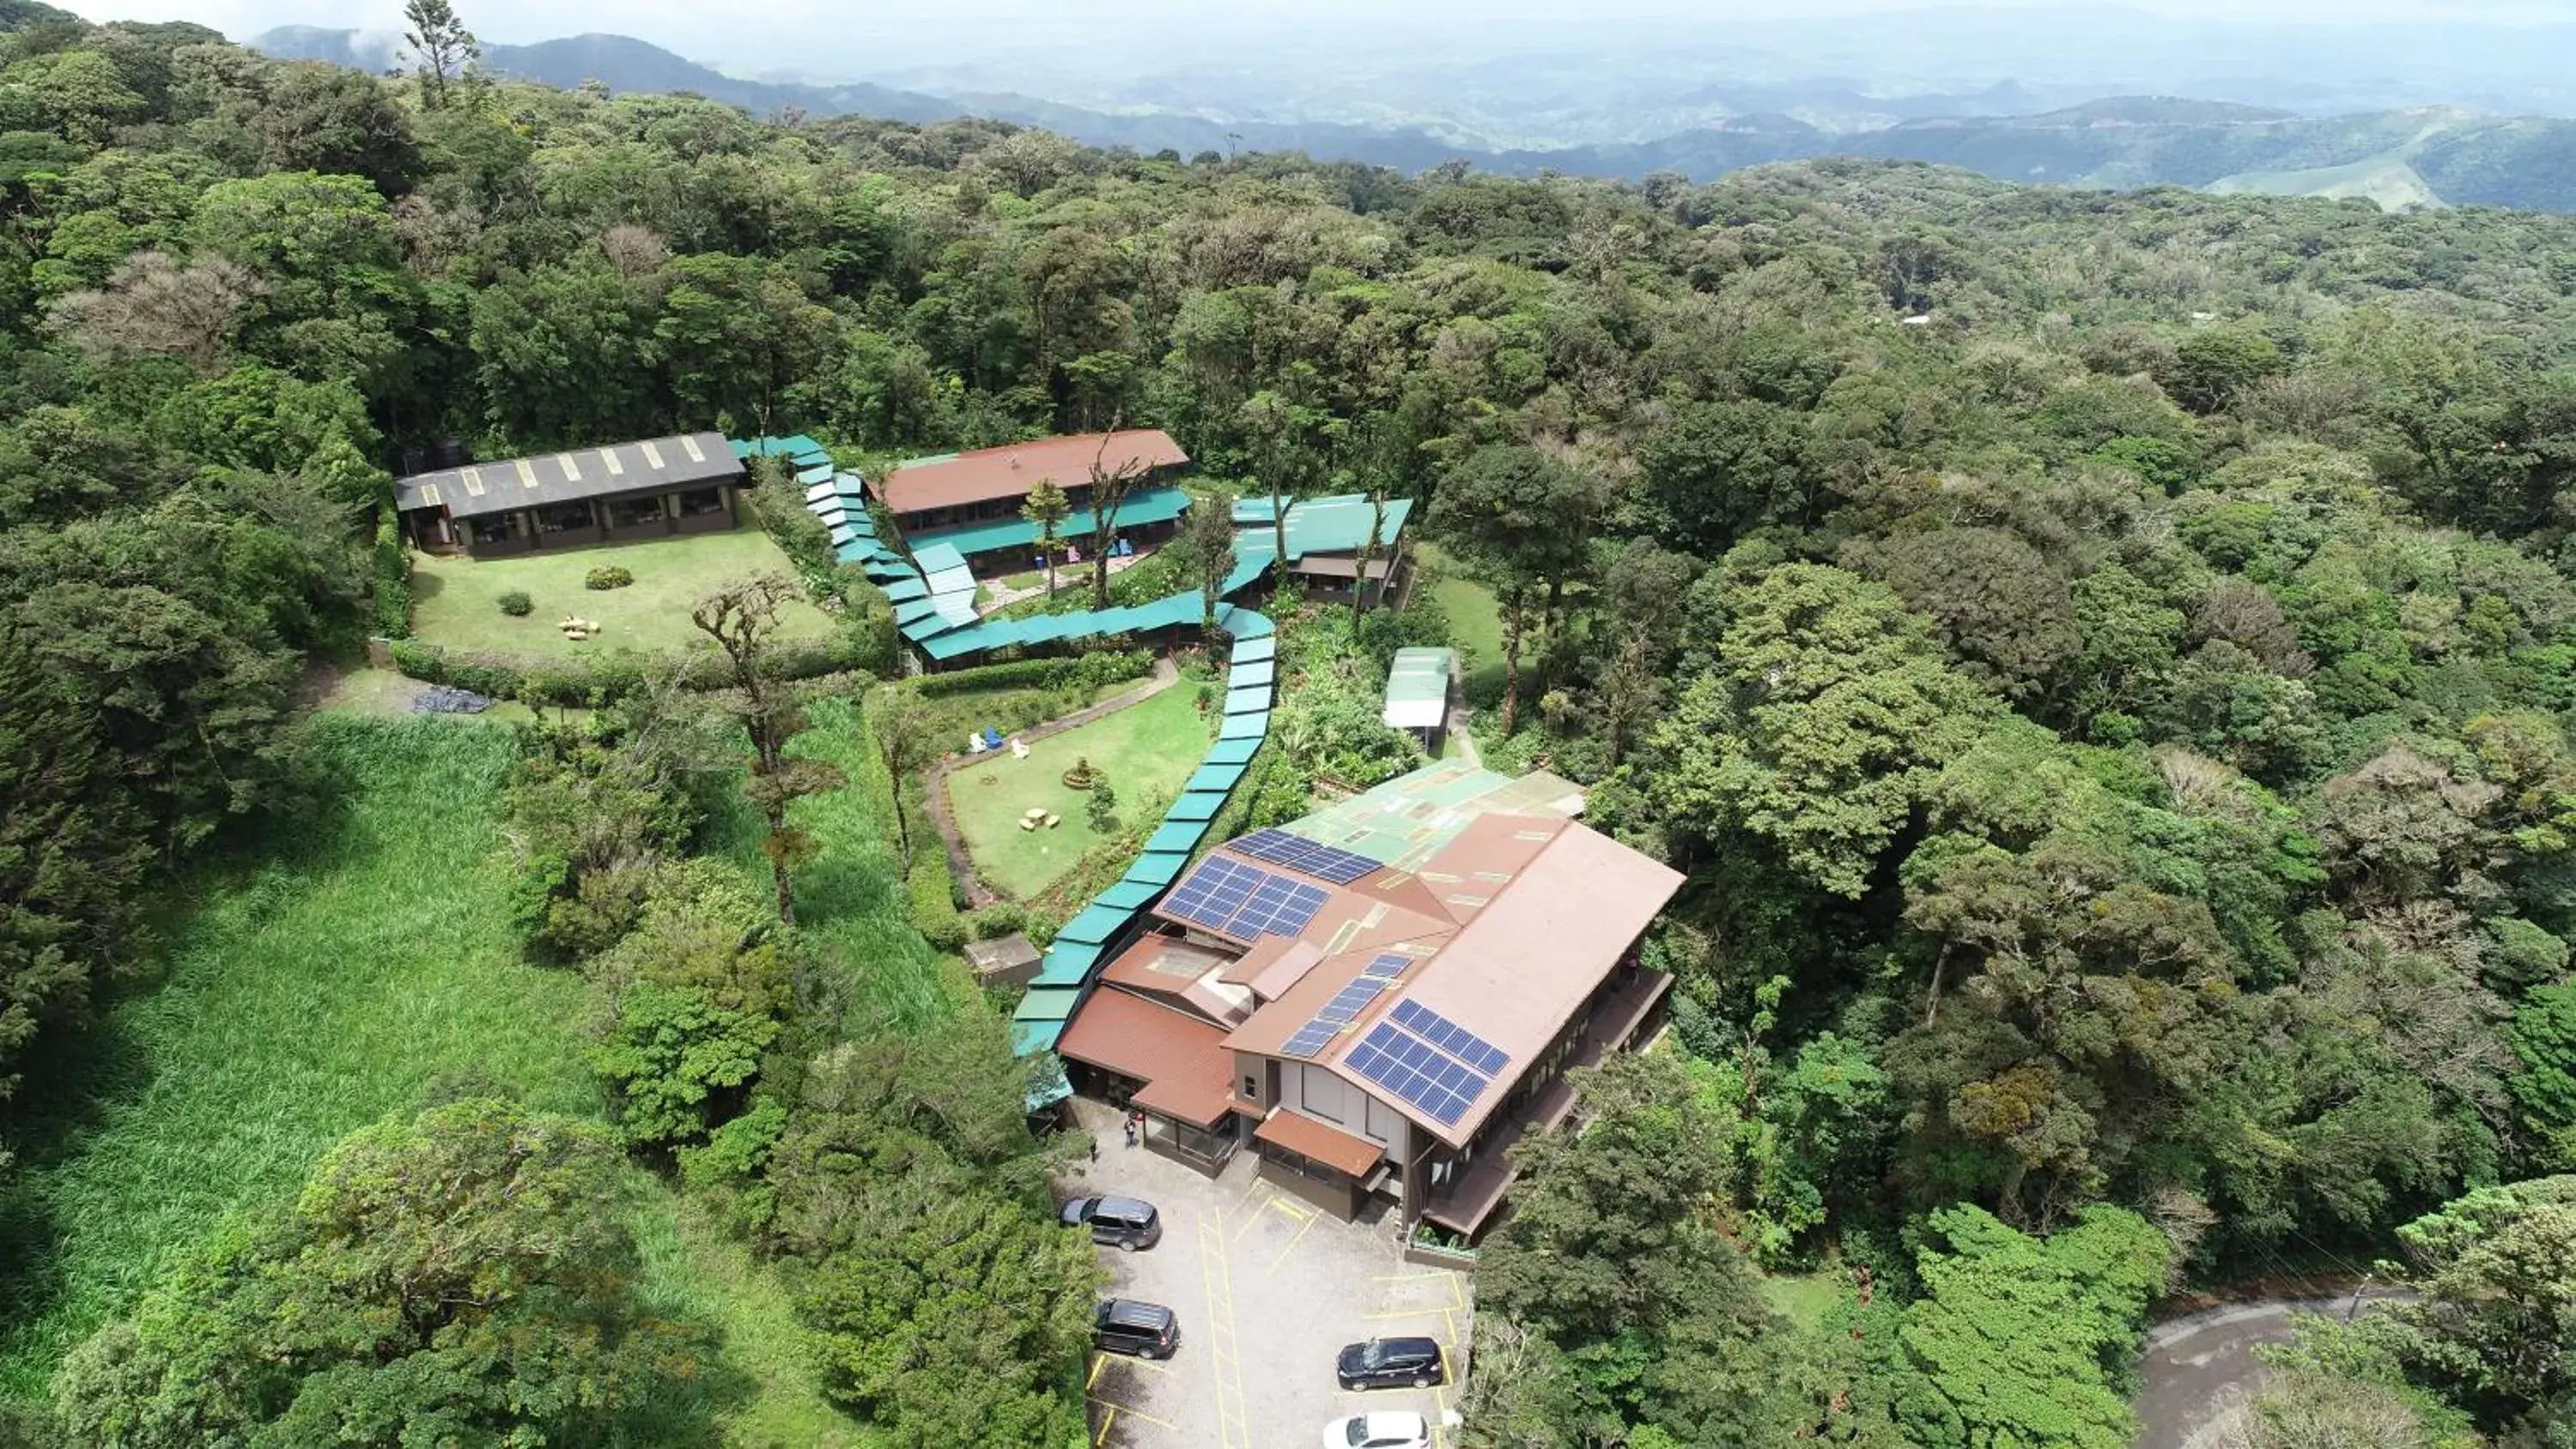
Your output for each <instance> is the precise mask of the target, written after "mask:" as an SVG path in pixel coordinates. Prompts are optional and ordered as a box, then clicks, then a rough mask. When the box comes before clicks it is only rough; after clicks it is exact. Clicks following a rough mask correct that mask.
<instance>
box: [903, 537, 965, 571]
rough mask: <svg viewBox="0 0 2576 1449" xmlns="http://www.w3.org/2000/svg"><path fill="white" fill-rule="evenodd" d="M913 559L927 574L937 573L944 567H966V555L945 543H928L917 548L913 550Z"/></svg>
mask: <svg viewBox="0 0 2576 1449" xmlns="http://www.w3.org/2000/svg"><path fill="white" fill-rule="evenodd" d="M912 561H913V562H914V563H917V564H919V565H921V571H922V572H923V573H925V574H935V573H938V572H939V571H940V570H942V569H962V568H964V567H966V556H965V555H964V554H961V553H959V552H958V551H957V550H955V549H953V548H950V547H949V546H948V545H946V544H944V543H927V544H923V545H921V546H919V547H917V548H915V549H914V550H913V551H912Z"/></svg>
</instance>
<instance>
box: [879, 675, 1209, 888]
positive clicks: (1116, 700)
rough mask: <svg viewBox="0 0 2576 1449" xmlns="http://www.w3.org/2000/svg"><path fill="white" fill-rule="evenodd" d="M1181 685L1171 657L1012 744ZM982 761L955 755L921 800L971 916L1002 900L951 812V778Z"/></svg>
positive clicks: (929, 774)
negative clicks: (979, 869)
mask: <svg viewBox="0 0 2576 1449" xmlns="http://www.w3.org/2000/svg"><path fill="white" fill-rule="evenodd" d="M1180 682H1181V671H1180V668H1179V666H1177V665H1175V664H1173V663H1172V661H1171V658H1170V656H1168V655H1166V656H1165V657H1163V658H1160V659H1157V660H1155V661H1154V672H1153V674H1152V675H1151V676H1150V677H1148V678H1147V679H1146V681H1145V682H1144V683H1142V684H1139V685H1137V686H1136V687H1135V688H1134V689H1131V690H1128V691H1127V692H1125V693H1124V694H1119V695H1114V696H1112V697H1110V698H1108V699H1104V700H1102V701H1101V702H1100V703H1098V704H1095V705H1093V706H1091V707H1090V708H1089V709H1080V710H1075V711H1074V712H1073V713H1071V714H1069V715H1066V716H1065V717H1064V718H1062V719H1051V720H1048V721H1047V722H1046V723H1044V724H1041V725H1033V726H1031V727H1030V728H1028V729H1025V730H1022V731H1020V732H1019V733H1018V734H1016V735H1014V736H1012V738H1013V739H1016V740H1018V741H1020V742H1021V743H1022V744H1032V745H1033V744H1036V743H1037V742H1038V741H1040V740H1042V739H1045V738H1047V737H1048V736H1049V735H1060V734H1063V733H1064V732H1065V731H1066V730H1071V729H1080V728H1081V727H1083V726H1084V725H1087V724H1089V723H1091V722H1092V721H1093V720H1096V719H1099V718H1100V717H1101V716H1103V715H1110V714H1116V713H1117V712H1118V711H1120V710H1122V709H1127V708H1130V707H1132V706H1135V705H1139V704H1143V703H1144V702H1145V701H1147V700H1149V699H1152V698H1153V697H1154V696H1155V695H1158V694H1160V693H1162V692H1163V691H1164V690H1167V689H1169V688H1171V687H1172V686H1173V685H1175V684H1178V683H1180ZM1002 748H1003V749H1005V750H1007V749H1009V748H1010V745H1009V744H1008V743H1005V744H1004V745H1003V746H1002ZM987 753H990V752H989V751H988V752H987ZM983 759H984V756H983V755H950V756H947V757H946V758H944V759H942V760H941V761H940V762H939V763H938V764H935V765H933V766H931V767H930V768H929V769H928V770H925V771H923V772H922V786H923V789H922V795H923V797H924V803H925V804H926V805H927V806H928V808H929V811H930V824H931V828H932V829H934V830H937V831H938V832H939V840H940V843H941V844H942V845H944V846H946V847H947V849H948V869H949V870H950V872H952V873H953V874H955V876H956V877H957V889H958V890H959V891H960V892H962V893H963V894H964V895H965V897H966V906H967V908H968V909H969V910H975V909H980V908H982V907H984V906H989V905H992V904H993V903H994V902H996V901H998V900H1000V899H1001V896H999V895H998V894H996V893H994V892H993V891H992V890H990V889H988V888H986V886H985V885H984V882H983V879H982V877H980V876H978V875H976V874H975V861H974V858H973V857H972V856H970V855H968V854H967V853H966V838H965V837H964V836H963V835H961V834H959V833H958V830H957V817H956V815H955V814H953V813H952V812H951V811H950V810H949V808H948V775H949V772H950V771H952V770H961V769H964V768H965V767H967V766H968V765H973V764H978V763H980V762H981V761H982V760H983Z"/></svg>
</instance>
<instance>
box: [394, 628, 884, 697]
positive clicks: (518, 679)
mask: <svg viewBox="0 0 2576 1449" xmlns="http://www.w3.org/2000/svg"><path fill="white" fill-rule="evenodd" d="M865 647H866V645H865V641H864V640H863V639H858V638H854V637H852V636H850V635H848V634H835V635H833V636H831V637H829V638H824V639H787V640H780V641H777V642H775V643H773V644H772V645H771V646H770V655H769V658H770V669H769V673H770V677H771V678H773V679H818V678H821V677H823V676H824V675H829V674H861V673H866V672H868V671H867V669H866V661H865V659H864V658H863V657H862V655H863V653H864V651H865ZM393 656H394V668H396V669H399V670H401V671H402V672H403V673H405V674H407V675H409V676H411V677H412V678H414V679H418V680H422V681H425V682H427V683H430V684H452V685H455V686H457V687H458V688H460V689H470V690H472V691H474V692H475V693H476V694H488V695H490V696H492V697H493V698H495V699H517V700H533V701H537V702H541V703H545V704H551V705H557V706H561V707H566V708H575V709H579V708H587V707H595V706H598V705H603V704H609V703H613V702H615V701H616V700H618V699H621V698H624V697H625V696H627V695H629V694H633V693H634V692H635V691H637V690H639V689H642V688H643V687H644V681H645V680H646V678H647V677H648V676H649V675H650V674H651V672H652V670H653V667H654V665H655V664H656V663H657V662H668V661H667V660H663V661H657V660H656V659H655V658H654V656H652V655H648V654H638V653H636V652H634V651H633V650H625V649H621V650H619V651H617V652H616V653H613V654H609V655H606V656H603V657H601V658H598V659H584V660H566V661H563V662H561V663H549V662H541V661H532V660H527V659H519V658H511V657H508V656H503V655H495V654H482V653H476V652H473V651H470V650H447V649H442V648H440V647H438V646H437V645H435V644H423V643H421V642H419V641H418V640H396V641H394V644H393ZM679 668H680V684H681V685H682V687H684V688H688V689H721V688H723V687H724V686H726V685H727V684H729V683H731V682H732V680H733V669H732V667H731V666H730V665H728V664H727V663H726V662H725V661H724V660H723V659H722V658H720V657H718V656H716V655H714V654H712V653H706V654H698V655H695V656H692V657H690V658H688V659H686V660H685V661H682V662H681V663H680V666H679Z"/></svg>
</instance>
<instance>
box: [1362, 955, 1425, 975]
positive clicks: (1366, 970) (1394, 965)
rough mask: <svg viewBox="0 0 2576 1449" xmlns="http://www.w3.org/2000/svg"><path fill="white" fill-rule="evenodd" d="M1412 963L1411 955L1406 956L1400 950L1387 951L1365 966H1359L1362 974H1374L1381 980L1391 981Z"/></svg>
mask: <svg viewBox="0 0 2576 1449" xmlns="http://www.w3.org/2000/svg"><path fill="white" fill-rule="evenodd" d="M1412 964H1413V958H1412V957H1410V956H1407V955H1405V954H1404V953H1402V952H1400V951H1389V952H1387V953H1386V954H1385V955H1383V956H1380V957H1378V958H1377V959H1376V960H1373V961H1371V962H1369V963H1368V964H1367V965H1366V966H1363V967H1361V968H1360V974H1361V975H1362V976H1374V977H1377V978H1378V979H1379V980H1381V981H1393V980H1394V979H1395V978H1397V977H1398V976H1401V975H1403V974H1404V968H1406V967H1408V966H1410V965H1412Z"/></svg>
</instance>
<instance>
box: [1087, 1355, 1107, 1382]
mask: <svg viewBox="0 0 2576 1449" xmlns="http://www.w3.org/2000/svg"><path fill="white" fill-rule="evenodd" d="M1107 1367H1109V1355H1107V1354H1105V1353H1095V1354H1093V1355H1092V1356H1091V1377H1089V1378H1087V1379H1084V1380H1083V1381H1082V1386H1083V1387H1084V1388H1086V1389H1088V1388H1090V1387H1091V1386H1092V1385H1093V1384H1096V1383H1098V1382H1100V1371H1101V1370H1102V1369H1105V1368H1107Z"/></svg>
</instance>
